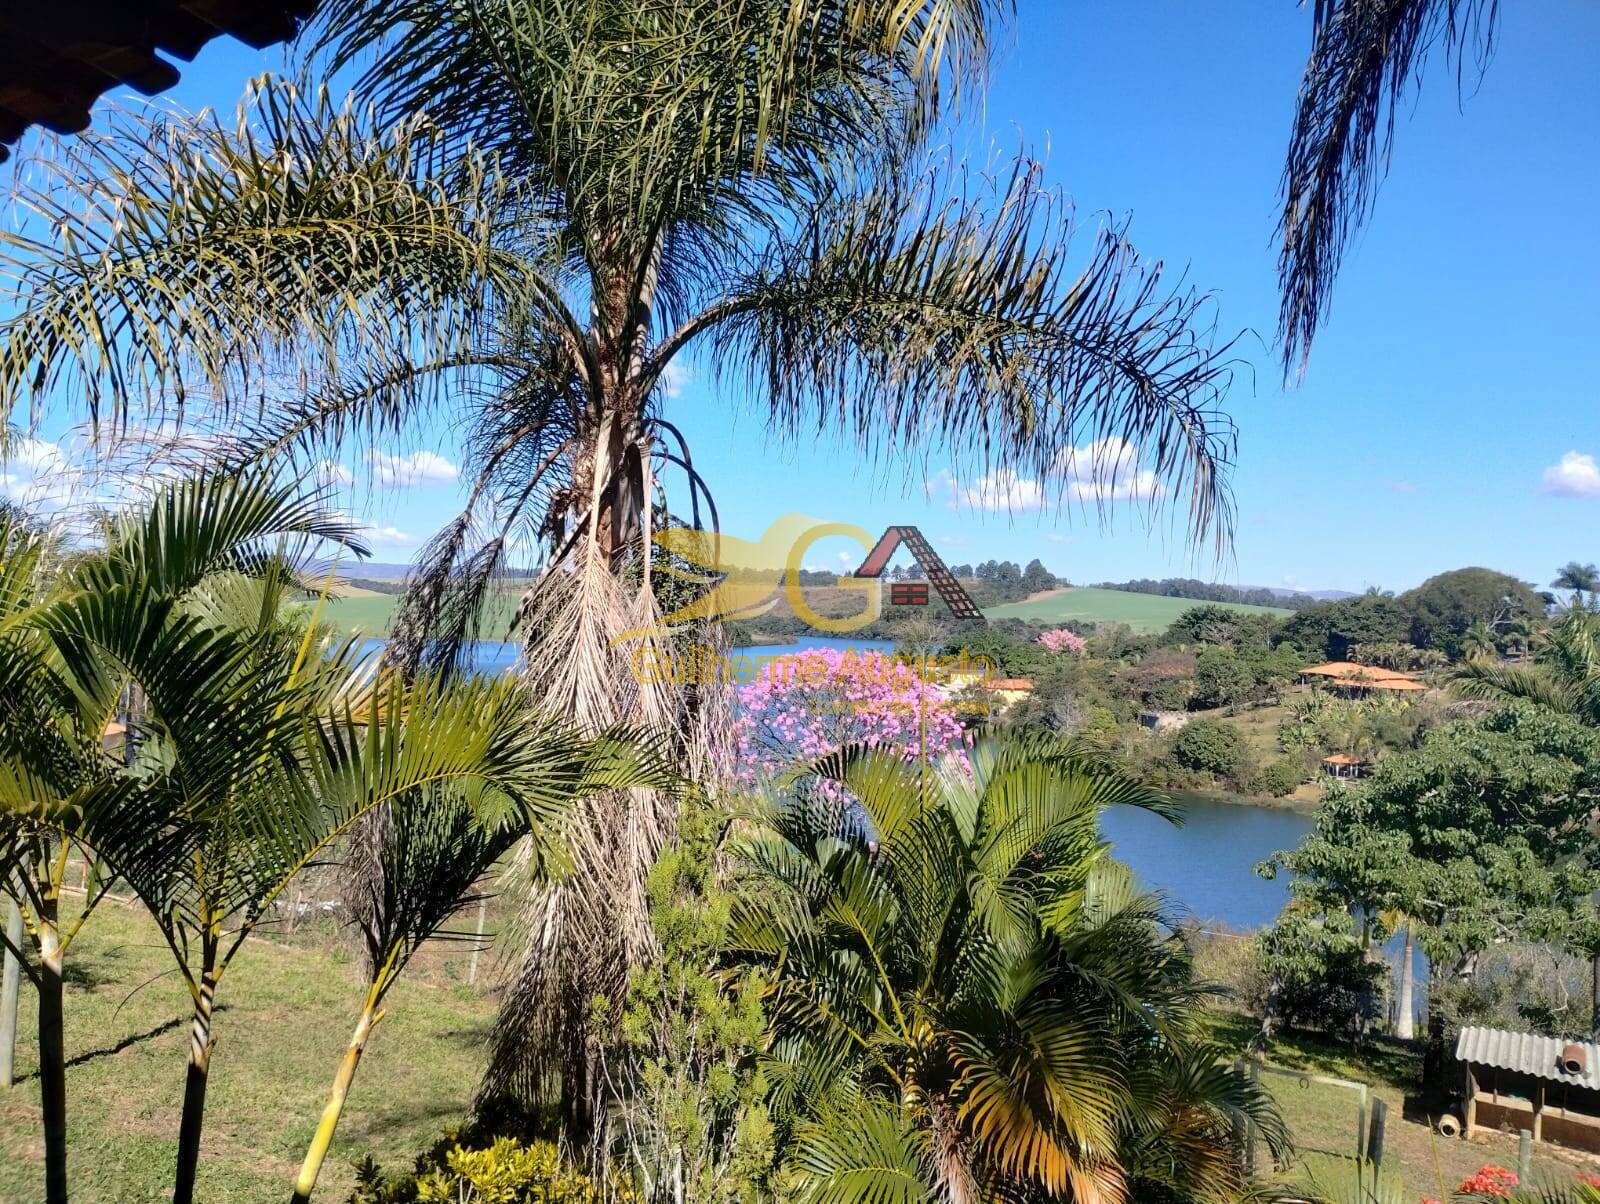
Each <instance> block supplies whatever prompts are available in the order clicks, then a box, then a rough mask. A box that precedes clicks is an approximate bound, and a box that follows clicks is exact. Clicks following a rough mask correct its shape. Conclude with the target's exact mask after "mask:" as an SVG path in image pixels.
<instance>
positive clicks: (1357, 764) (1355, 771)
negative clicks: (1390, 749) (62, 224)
mask: <svg viewBox="0 0 1600 1204" xmlns="http://www.w3.org/2000/svg"><path fill="white" fill-rule="evenodd" d="M1371 768H1372V763H1371V762H1370V761H1363V760H1362V759H1361V758H1360V757H1355V756H1351V755H1350V754H1349V753H1334V754H1333V756H1331V757H1323V758H1322V773H1323V776H1324V777H1330V778H1337V779H1338V780H1339V781H1341V782H1353V781H1355V780H1356V779H1357V778H1360V777H1363V776H1365V775H1366V773H1367V771H1368V770H1370V769H1371Z"/></svg>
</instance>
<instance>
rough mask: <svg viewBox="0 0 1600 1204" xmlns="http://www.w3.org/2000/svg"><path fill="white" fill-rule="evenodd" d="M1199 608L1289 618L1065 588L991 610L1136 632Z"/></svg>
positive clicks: (1266, 609) (1258, 610)
mask: <svg viewBox="0 0 1600 1204" xmlns="http://www.w3.org/2000/svg"><path fill="white" fill-rule="evenodd" d="M1195 606H1226V607H1227V608H1228V609H1229V610H1240V611H1244V612H1246V613H1247V614H1258V615H1260V614H1266V615H1287V614H1291V613H1293V612H1291V611H1288V610H1284V609H1283V608H1282V607H1278V606H1245V605H1243V604H1242V603H1238V602H1209V603H1208V602H1199V601H1196V600H1195V599H1193V598H1167V597H1163V596H1162V595H1160V594H1133V593H1129V592H1127V591H1126V590H1120V589H1088V588H1083V589H1079V588H1072V589H1064V590H1060V591H1058V592H1054V593H1051V594H1049V595H1048V596H1046V597H1043V598H1035V599H1034V600H1033V601H1031V602H1007V603H1005V604H1004V605H1003V606H991V607H988V608H987V609H986V610H985V611H984V612H983V613H984V614H985V615H987V616H988V617H989V618H991V619H1028V620H1030V621H1032V622H1036V623H1065V622H1068V621H1073V622H1081V623H1126V624H1127V625H1128V626H1129V627H1131V628H1133V629H1134V630H1135V631H1165V630H1166V629H1167V628H1168V627H1170V626H1172V621H1173V620H1174V619H1176V618H1177V617H1178V616H1179V615H1181V614H1182V613H1183V612H1184V611H1186V610H1188V609H1190V608H1191V607H1195Z"/></svg>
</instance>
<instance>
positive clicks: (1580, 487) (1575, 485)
mask: <svg viewBox="0 0 1600 1204" xmlns="http://www.w3.org/2000/svg"><path fill="white" fill-rule="evenodd" d="M1539 492H1540V493H1548V494H1550V495H1552V496H1554V497H1600V465H1597V464H1596V463H1595V460H1594V457H1593V456H1590V455H1585V454H1584V453H1582V452H1577V451H1569V452H1568V453H1567V454H1566V455H1564V456H1562V457H1561V462H1560V463H1559V464H1552V465H1551V466H1550V467H1549V468H1547V469H1545V470H1544V476H1543V478H1542V479H1541V481H1540V484H1539Z"/></svg>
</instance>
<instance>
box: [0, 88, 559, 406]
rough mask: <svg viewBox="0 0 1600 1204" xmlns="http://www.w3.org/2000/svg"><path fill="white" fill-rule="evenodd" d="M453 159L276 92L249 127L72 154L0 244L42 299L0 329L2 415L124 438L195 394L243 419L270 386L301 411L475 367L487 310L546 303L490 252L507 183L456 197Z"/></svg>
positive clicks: (31, 180) (48, 163)
mask: <svg viewBox="0 0 1600 1204" xmlns="http://www.w3.org/2000/svg"><path fill="white" fill-rule="evenodd" d="M437 144H438V132H437V130H436V129H435V128H434V127H433V126H431V125H430V123H429V122H427V121H426V120H425V119H423V118H411V119H408V120H406V121H403V122H400V123H398V124H397V125H396V126H394V127H393V128H391V129H387V130H374V129H372V128H371V127H370V126H369V124H368V123H367V121H366V115H365V114H364V113H363V112H362V110H360V109H358V108H357V107H355V106H353V105H346V106H344V107H339V106H337V105H336V104H335V102H334V101H333V100H332V99H331V98H330V97H329V96H328V95H327V94H326V93H325V92H312V93H311V94H309V95H307V94H306V93H304V92H302V91H300V90H299V89H297V88H295V87H293V86H291V85H289V84H286V83H283V82H279V81H275V80H273V79H271V78H264V79H263V80H261V81H258V83H257V84H256V85H255V89H254V92H253V94H252V95H251V97H250V98H249V99H248V101H247V103H246V104H245V105H244V106H243V108H242V109H241V113H240V119H239V123H238V125H237V126H228V125H225V124H224V123H223V122H222V121H221V120H220V119H219V118H217V117H215V116H211V115H200V116H195V117H187V116H181V115H171V114H167V115H163V116H159V117H138V116H133V115H125V116H118V117H114V118H113V119H112V121H111V123H110V124H109V126H101V127H98V128H97V129H96V130H93V131H89V132H88V133H86V134H84V135H83V136H82V137H80V138H77V139H74V140H73V141H72V142H70V143H63V144H61V145H60V146H59V147H57V148H55V149H54V153H52V154H51V155H50V156H49V157H48V158H44V159H41V160H40V161H39V162H38V164H37V165H36V169H35V171H33V172H28V173H20V174H19V175H18V181H19V183H18V186H17V200H18V202H19V203H20V204H21V206H22V207H23V209H24V210H25V211H27V212H28V213H29V214H30V220H29V221H27V222H25V223H24V225H23V227H22V229H21V230H20V231H18V232H0V280H4V282H5V285H4V287H5V288H6V289H7V291H8V292H9V293H10V294H11V295H12V296H26V297H27V298H28V303H27V305H26V306H24V307H22V308H20V309H18V310H17V311H15V313H16V316H13V317H11V318H9V319H7V320H6V321H5V323H4V324H3V325H0V397H4V398H5V399H6V401H7V402H9V403H11V404H16V403H18V402H21V401H25V400H28V399H30V398H31V399H33V400H34V401H35V402H36V403H37V402H38V401H39V400H40V399H42V398H43V397H45V396H47V395H51V394H58V393H69V392H74V391H76V392H79V393H81V395H82V396H84V397H85V398H86V399H87V402H88V405H89V407H90V412H91V415H92V416H93V417H94V418H95V419H96V420H99V419H101V418H102V417H103V416H106V415H107V414H109V416H110V417H112V418H113V419H115V420H117V421H119V422H120V421H123V420H125V419H126V418H127V416H128V415H129V413H130V412H131V411H132V410H134V409H135V407H144V408H145V409H146V410H154V411H156V412H157V413H160V412H161V411H162V408H163V406H165V405H166V404H168V403H172V402H175V403H178V404H179V405H181V403H182V402H183V400H184V398H185V397H186V396H187V395H189V394H199V395H201V396H205V397H209V398H211V399H212V400H213V401H216V402H219V403H221V404H223V405H225V406H227V405H230V404H233V403H237V404H243V399H244V397H245V396H246V395H247V394H248V393H249V392H250V390H251V386H252V383H253V382H254V383H255V384H257V385H259V383H261V381H260V379H259V378H258V377H257V375H256V374H257V373H258V372H259V373H262V374H263V375H264V377H265V378H273V377H279V378H281V377H282V376H283V375H284V374H287V375H288V377H289V378H290V379H291V380H292V381H294V382H296V386H295V391H298V392H300V393H301V394H302V395H303V394H305V393H307V392H311V393H315V392H318V391H322V390H326V389H328V388H330V387H332V386H334V385H336V384H337V382H338V380H339V379H340V376H341V373H342V372H343V371H345V370H347V366H346V358H347V357H354V359H355V360H356V365H355V366H357V367H359V368H360V370H363V371H367V372H374V373H375V372H379V371H388V372H391V373H393V372H397V371H398V370H399V369H401V368H403V367H408V366H410V365H412V364H413V363H416V362H421V361H424V360H429V359H438V358H440V357H445V356H450V355H454V356H457V357H459V356H463V355H466V356H469V357H470V353H471V351H472V350H473V348H474V337H475V334H476V331H477V327H478V324H479V322H480V320H481V318H482V315H483V314H484V312H485V311H486V310H487V309H488V308H489V307H490V306H491V305H493V304H495V303H499V302H501V301H505V303H507V304H509V303H511V301H510V299H511V298H519V299H520V298H523V297H531V296H532V295H534V294H536V293H538V292H539V291H540V290H539V285H538V282H537V281H530V278H529V276H528V271H529V267H528V261H527V260H526V259H525V258H523V257H519V256H511V255H508V254H506V253H504V252H502V251H500V250H498V249H496V247H495V246H494V245H493V240H492V232H493V228H494V227H493V218H494V217H495V214H496V212H497V210H498V208H499V207H500V206H501V205H502V204H503V203H504V184H503V182H502V181H501V180H500V179H499V178H498V177H497V176H496V175H495V174H494V172H493V171H492V170H491V169H490V168H489V166H488V165H486V164H485V163H484V162H483V161H482V160H481V159H477V158H475V157H474V156H473V155H472V154H470V153H464V154H461V155H458V156H457V157H455V158H454V160H453V162H452V167H453V171H452V175H451V183H450V184H448V185H447V184H444V183H442V182H440V181H439V180H438V179H437V178H435V172H436V171H437V170H438V167H439V162H438V160H437V153H438V145H437ZM108 181H112V182H114V184H115V186H114V187H111V188H108V187H107V182H108ZM385 400H387V401H391V402H392V401H393V397H392V395H391V396H390V397H388V398H386V399H385ZM107 406H109V407H110V409H109V411H108V410H107V409H106V407H107Z"/></svg>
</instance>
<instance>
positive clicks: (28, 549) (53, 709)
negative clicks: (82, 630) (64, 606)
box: [0, 514, 117, 1204]
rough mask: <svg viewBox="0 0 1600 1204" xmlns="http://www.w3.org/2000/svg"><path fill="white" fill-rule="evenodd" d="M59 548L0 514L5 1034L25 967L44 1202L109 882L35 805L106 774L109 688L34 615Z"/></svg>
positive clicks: (52, 583) (11, 1028)
mask: <svg viewBox="0 0 1600 1204" xmlns="http://www.w3.org/2000/svg"><path fill="white" fill-rule="evenodd" d="M59 551H60V549H59V548H58V547H56V546H55V541H54V540H52V539H51V538H50V537H49V536H48V535H47V534H46V533H45V532H43V531H40V530H38V529H36V528H34V527H33V526H31V525H30V524H29V523H27V522H26V521H24V520H23V518H22V516H20V515H18V514H3V515H0V884H3V885H0V892H3V893H5V894H6V895H7V902H8V904H9V905H10V908H11V909H12V910H13V913H14V914H15V915H16V917H17V918H18V919H19V920H20V921H21V923H20V924H18V925H16V926H14V927H8V929H7V931H6V933H5V934H4V936H3V938H0V941H3V944H4V947H5V952H6V956H7V961H8V965H7V971H8V975H9V976H10V982H9V984H8V995H7V998H6V1000H5V1003H6V1005H7V1015H6V1016H5V1017H4V1022H5V1032H4V1033H3V1034H0V1039H3V1040H5V1041H7V1042H11V1041H13V1040H14V1039H15V1024H16V1002H17V996H16V991H17V988H18V987H19V986H20V980H21V979H22V978H24V977H25V978H26V979H27V980H28V981H29V983H30V984H31V985H32V986H33V987H34V989H35V990H36V991H37V993H38V998H39V1006H38V1012H37V1015H38V1048H39V1055H38V1056H39V1087H40V1103H41V1111H42V1117H43V1122H44V1126H43V1127H44V1149H45V1197H46V1199H47V1200H48V1201H50V1202H51V1204H56V1202H57V1201H62V1200H65V1199H66V1191H67V1178H66V1174H67V1134H66V1115H67V1099H66V1052H65V1046H64V1035H65V1034H64V1024H65V1021H64V1016H63V1006H62V1005H63V999H62V985H63V974H64V970H65V964H66V957H67V952H68V949H69V948H70V946H71V945H72V943H73V941H74V940H75V939H76V937H77V935H78V933H79V932H80V931H81V930H82V928H83V926H84V924H85V922H86V921H87V920H88V918H89V915H90V913H91V912H92V911H93V910H94V907H95V905H96V904H97V903H99V901H100V899H101V898H102V897H103V894H104V891H105V888H106V886H107V884H108V882H107V879H106V877H105V875H103V874H101V873H99V872H98V870H99V863H98V860H97V859H96V858H95V857H94V856H93V854H92V852H91V851H90V850H89V849H87V848H86V847H85V846H83V845H82V844H81V843H80V842H77V841H75V840H73V839H72V837H71V835H70V834H68V833H64V832H62V831H61V830H60V829H59V828H58V827H56V826H55V825H53V824H51V823H49V822H41V821H40V816H41V815H42V814H46V813H47V812H48V809H49V808H50V806H51V804H52V803H53V802H55V801H57V800H60V799H62V798H65V797H67V796H68V795H70V794H71V793H72V792H73V791H74V790H76V789H78V788H79V787H81V786H83V785H84V784H85V783H89V782H94V781H97V780H99V779H101V778H104V777H105V776H106V775H107V774H108V772H109V769H110V762H109V761H108V759H107V755H106V753H105V752H104V750H103V749H102V735H103V733H104V731H105V730H106V724H107V723H108V721H109V720H110V719H111V717H112V714H113V712H114V709H115V706H116V701H117V700H116V698H115V696H114V695H112V696H109V697H108V696H107V695H106V694H105V692H104V691H100V692H96V691H92V690H90V691H84V692H74V691H73V690H71V689H70V688H69V687H68V685H67V683H65V682H63V681H62V680H61V679H60V677H59V675H58V674H57V672H56V665H55V662H54V658H53V656H52V650H51V648H50V645H49V642H48V640H47V639H46V638H45V637H44V636H43V634H42V633H41V632H40V631H39V630H38V629H37V628H35V627H33V626H32V625H31V620H32V619H33V618H34V617H35V616H36V615H37V613H38V610H39V608H40V607H41V606H43V605H46V604H47V603H48V602H49V601H50V600H51V599H52V598H53V597H58V596H59V595H60V586H61V584H62V566H61V557H60V555H59ZM73 854H77V855H78V857H79V859H80V861H81V864H82V865H83V866H84V873H85V876H86V881H85V882H84V888H85V889H84V892H83V894H82V896H81V897H79V896H74V895H72V894H69V893H65V892H64V890H63V888H64V887H65V884H66V876H67V872H68V866H69V864H70V861H71V859H72V856H73ZM74 899H76V901H75V902H74ZM30 954H31V956H30ZM7 1064H8V1066H9V1051H8V1058H7ZM8 1080H9V1075H8ZM6 1086H10V1082H9V1081H8V1082H7V1083H6Z"/></svg>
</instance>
